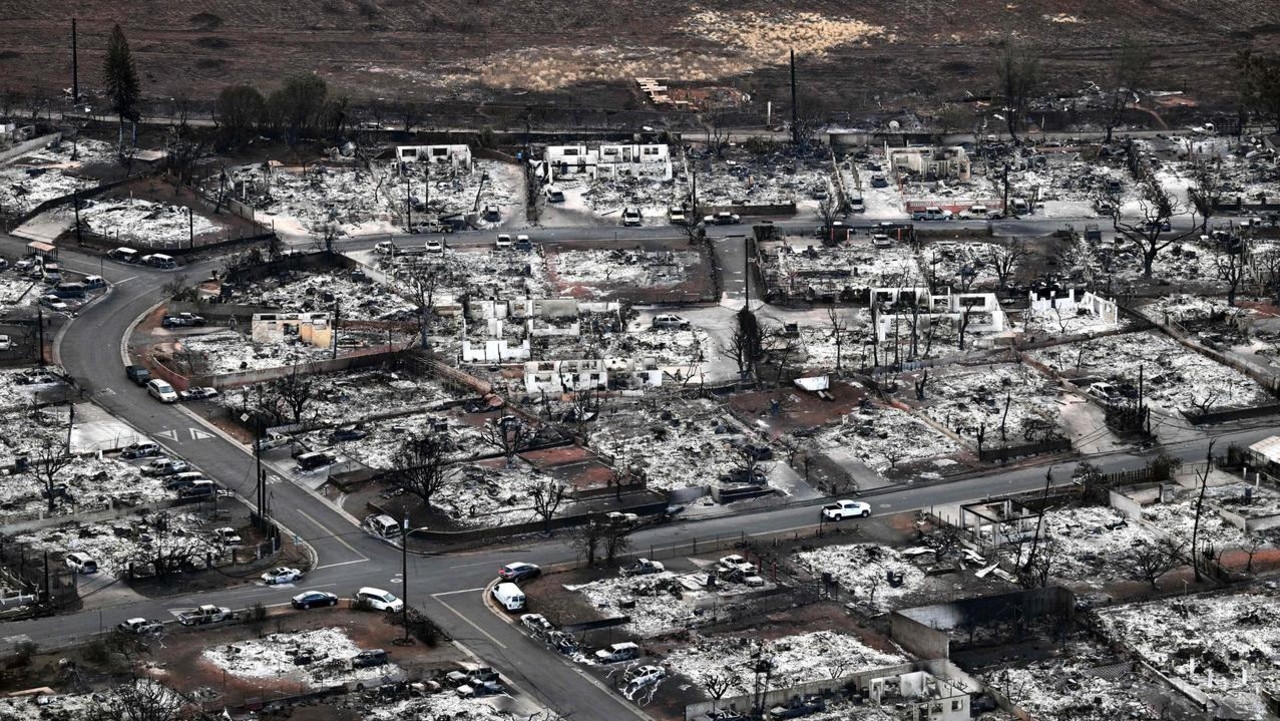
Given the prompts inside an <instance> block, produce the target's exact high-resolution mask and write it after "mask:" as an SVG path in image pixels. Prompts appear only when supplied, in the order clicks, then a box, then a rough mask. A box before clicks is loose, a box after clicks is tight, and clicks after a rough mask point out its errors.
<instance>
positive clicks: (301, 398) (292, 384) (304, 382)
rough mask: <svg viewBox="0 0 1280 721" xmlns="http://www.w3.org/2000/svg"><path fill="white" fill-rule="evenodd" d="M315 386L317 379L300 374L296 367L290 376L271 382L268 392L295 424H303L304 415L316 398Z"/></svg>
mask: <svg viewBox="0 0 1280 721" xmlns="http://www.w3.org/2000/svg"><path fill="white" fill-rule="evenodd" d="M315 384H316V381H315V378H313V377H311V376H309V375H305V374H303V373H299V372H298V369H297V368H296V367H295V368H294V369H293V372H292V373H290V374H289V375H287V376H282V377H280V378H276V379H275V380H273V381H271V382H270V383H269V384H268V389H267V392H268V393H269V394H270V395H272V396H274V397H275V398H277V399H278V401H279V403H280V405H281V406H282V407H283V408H284V409H285V410H287V411H288V413H289V414H290V417H291V418H292V419H293V422H294V423H301V422H302V414H303V413H305V412H306V409H307V406H308V405H310V404H311V401H312V400H313V399H314V398H315Z"/></svg>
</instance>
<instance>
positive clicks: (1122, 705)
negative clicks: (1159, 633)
mask: <svg viewBox="0 0 1280 721" xmlns="http://www.w3.org/2000/svg"><path fill="white" fill-rule="evenodd" d="M975 675H976V676H977V677H978V678H979V679H981V680H982V682H983V683H984V684H986V685H987V686H988V687H989V688H992V689H995V690H996V691H998V692H999V693H1001V694H1003V695H1004V696H1005V697H1006V698H1008V699H1009V700H1010V701H1011V702H1013V703H1014V704H1015V705H1017V706H1018V707H1019V708H1021V709H1022V710H1024V711H1026V712H1028V713H1030V714H1032V715H1033V717H1034V718H1037V719H1046V720H1050V721H1112V720H1113V719H1117V718H1134V719H1156V718H1161V716H1160V715H1159V712H1158V709H1161V708H1164V707H1166V706H1169V705H1177V704H1170V703H1169V702H1168V698H1169V696H1170V694H1171V693H1172V691H1171V690H1169V689H1168V688H1167V687H1166V686H1165V685H1164V684H1163V683H1162V682H1160V681H1159V680H1158V679H1154V678H1151V677H1149V675H1148V674H1146V673H1144V672H1143V671H1142V668H1141V667H1140V666H1138V665H1136V664H1134V663H1132V662H1128V661H1125V660H1124V659H1123V658H1122V657H1121V656H1119V655H1118V654H1116V653H1115V652H1114V651H1112V650H1110V649H1107V648H1105V647H1103V646H1101V645H1099V644H1097V643H1096V642H1092V641H1087V640H1072V641H1069V642H1068V643H1067V644H1066V645H1065V647H1063V648H1062V649H1061V650H1059V651H1057V652H1056V653H1054V654H1053V655H1052V656H1050V657H1048V658H1041V659H1034V660H1024V661H1022V662H1020V663H1018V662H1015V663H1009V664H1006V665H1002V666H996V667H991V668H987V669H983V670H980V671H977V672H976V674H975ZM1189 705H1190V704H1187V706H1189ZM1175 718H1184V717H1182V716H1177V717H1175Z"/></svg>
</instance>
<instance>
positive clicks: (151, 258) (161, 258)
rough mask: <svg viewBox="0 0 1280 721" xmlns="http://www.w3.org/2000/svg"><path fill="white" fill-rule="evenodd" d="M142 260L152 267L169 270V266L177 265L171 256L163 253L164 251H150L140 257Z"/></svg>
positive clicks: (174, 266)
mask: <svg viewBox="0 0 1280 721" xmlns="http://www.w3.org/2000/svg"><path fill="white" fill-rule="evenodd" d="M142 262H143V263H146V264H147V265H149V266H151V267H152V268H160V269H163V270H169V269H171V268H177V267H178V264H177V263H176V262H174V260H173V256H171V255H165V254H164V253H152V254H151V255H148V256H144V257H143V258H142Z"/></svg>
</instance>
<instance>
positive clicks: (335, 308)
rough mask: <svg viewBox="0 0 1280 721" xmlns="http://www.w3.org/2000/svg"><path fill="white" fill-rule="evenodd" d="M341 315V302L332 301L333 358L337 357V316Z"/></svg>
mask: <svg viewBox="0 0 1280 721" xmlns="http://www.w3.org/2000/svg"><path fill="white" fill-rule="evenodd" d="M341 314H342V302H341V301H338V300H335V301H333V334H332V335H333V358H334V359H335V360H336V359H337V357H338V316H340V315H341Z"/></svg>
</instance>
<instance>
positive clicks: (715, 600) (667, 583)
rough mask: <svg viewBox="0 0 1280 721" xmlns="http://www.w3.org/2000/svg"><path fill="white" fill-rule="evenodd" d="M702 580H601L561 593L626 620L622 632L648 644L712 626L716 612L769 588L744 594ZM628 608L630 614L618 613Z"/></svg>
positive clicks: (702, 576) (737, 587)
mask: <svg viewBox="0 0 1280 721" xmlns="http://www.w3.org/2000/svg"><path fill="white" fill-rule="evenodd" d="M710 573H712V574H714V571H711V572H710ZM707 578H708V572H695V573H685V574H675V573H672V572H671V571H663V572H662V573H656V574H651V575H646V576H631V577H627V576H620V577H616V578H606V579H603V580H599V581H592V582H590V583H584V584H580V585H576V586H565V590H568V591H574V592H577V593H581V594H583V595H584V596H586V598H587V600H588V601H590V603H591V605H592V606H594V607H596V608H597V609H599V610H600V613H601V615H602V616H604V617H606V618H607V617H611V616H619V615H627V616H630V617H631V621H630V622H629V623H627V624H626V625H624V626H622V628H623V629H625V630H626V631H627V633H630V634H634V635H636V636H639V637H641V638H653V637H655V636H661V635H665V634H670V633H675V632H679V631H681V630H684V629H687V628H690V627H692V626H696V625H700V624H703V623H706V622H708V621H711V620H713V619H715V618H717V617H718V612H719V611H720V610H721V609H726V608H727V607H730V606H734V605H736V604H739V603H750V597H751V595H752V594H753V593H755V592H758V591H763V590H768V589H769V588H772V587H773V584H770V583H767V582H766V583H765V585H764V586H762V587H758V588H747V587H746V586H743V585H741V584H735V583H733V582H731V581H724V580H722V581H720V582H719V584H720V585H718V586H717V587H716V588H714V589H709V588H707ZM631 603H634V608H630V609H624V608H623V606H624V605H626V604H631Z"/></svg>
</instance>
